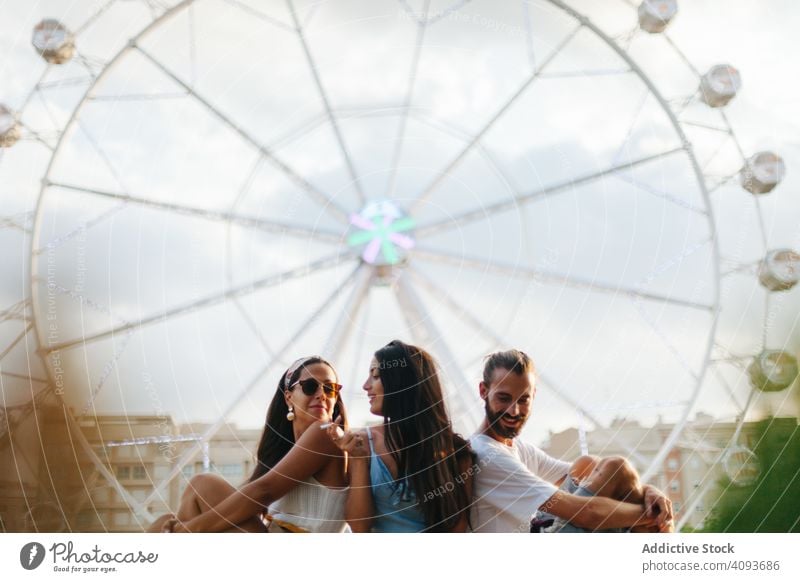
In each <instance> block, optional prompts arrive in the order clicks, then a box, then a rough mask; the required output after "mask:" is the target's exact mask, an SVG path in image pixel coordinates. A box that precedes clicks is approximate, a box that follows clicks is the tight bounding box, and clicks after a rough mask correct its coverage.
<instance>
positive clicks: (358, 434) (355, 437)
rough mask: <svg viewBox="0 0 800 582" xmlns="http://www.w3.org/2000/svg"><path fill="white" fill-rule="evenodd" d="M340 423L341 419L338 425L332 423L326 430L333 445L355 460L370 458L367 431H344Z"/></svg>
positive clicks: (338, 420)
mask: <svg viewBox="0 0 800 582" xmlns="http://www.w3.org/2000/svg"><path fill="white" fill-rule="evenodd" d="M340 421H341V418H337V419H336V423H332V424H331V425H329V426H328V428H327V429H326V430H327V432H328V436H329V437H330V438H331V440H332V441H333V443H334V444H335V445H336V446H337V447H339V448H340V449H341V450H342V451H344V452H345V453H347V454H348V455H350V456H351V457H353V458H358V457H369V444H368V443H367V431H366V430H363V429H360V430H348V431H345V430H342V427H341V426H339V424H338V423H339V422H340Z"/></svg>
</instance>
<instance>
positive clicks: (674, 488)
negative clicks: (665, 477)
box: [669, 481, 681, 493]
mask: <svg viewBox="0 0 800 582" xmlns="http://www.w3.org/2000/svg"><path fill="white" fill-rule="evenodd" d="M669 490H670V491H672V492H673V493H677V492H678V491H680V490H681V484H680V483H678V482H677V481H670V484H669Z"/></svg>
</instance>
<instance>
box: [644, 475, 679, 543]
mask: <svg viewBox="0 0 800 582" xmlns="http://www.w3.org/2000/svg"><path fill="white" fill-rule="evenodd" d="M644 507H645V511H646V512H647V515H648V516H649V517H651V518H654V519H655V522H656V525H657V526H658V531H660V532H661V533H668V532H673V531H675V517H674V515H673V514H672V501H670V499H669V497H667V496H666V495H664V494H663V493H662V492H661V491H659V490H658V489H656V488H655V487H653V486H652V485H645V486H644Z"/></svg>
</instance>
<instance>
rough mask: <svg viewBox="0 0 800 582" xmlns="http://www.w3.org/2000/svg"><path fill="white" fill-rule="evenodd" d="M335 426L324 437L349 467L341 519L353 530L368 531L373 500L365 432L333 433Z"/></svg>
mask: <svg viewBox="0 0 800 582" xmlns="http://www.w3.org/2000/svg"><path fill="white" fill-rule="evenodd" d="M336 428H337V426H336V425H332V426H330V427H329V428H328V436H329V437H330V439H331V441H332V442H333V443H335V445H336V446H337V447H339V448H340V449H341V450H342V451H344V452H345V453H347V455H348V462H349V469H350V490H349V491H348V493H347V502H346V503H345V511H344V513H345V519H346V520H347V523H349V524H350V529H352V530H353V532H354V533H364V532H369V531H370V530H371V529H372V520H373V519H374V517H375V503H374V501H373V499H372V482H371V480H370V476H369V463H370V452H369V445H368V444H367V442H368V437H367V431H365V430H356V431H348V432H345V433H337V430H336ZM340 430H341V429H340ZM340 434H341V436H340Z"/></svg>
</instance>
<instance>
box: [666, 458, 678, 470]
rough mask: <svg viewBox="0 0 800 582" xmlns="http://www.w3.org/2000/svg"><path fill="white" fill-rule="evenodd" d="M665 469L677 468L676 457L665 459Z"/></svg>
mask: <svg viewBox="0 0 800 582" xmlns="http://www.w3.org/2000/svg"><path fill="white" fill-rule="evenodd" d="M667 469H669V470H670V471H677V470H678V459H670V460H669V461H667Z"/></svg>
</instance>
